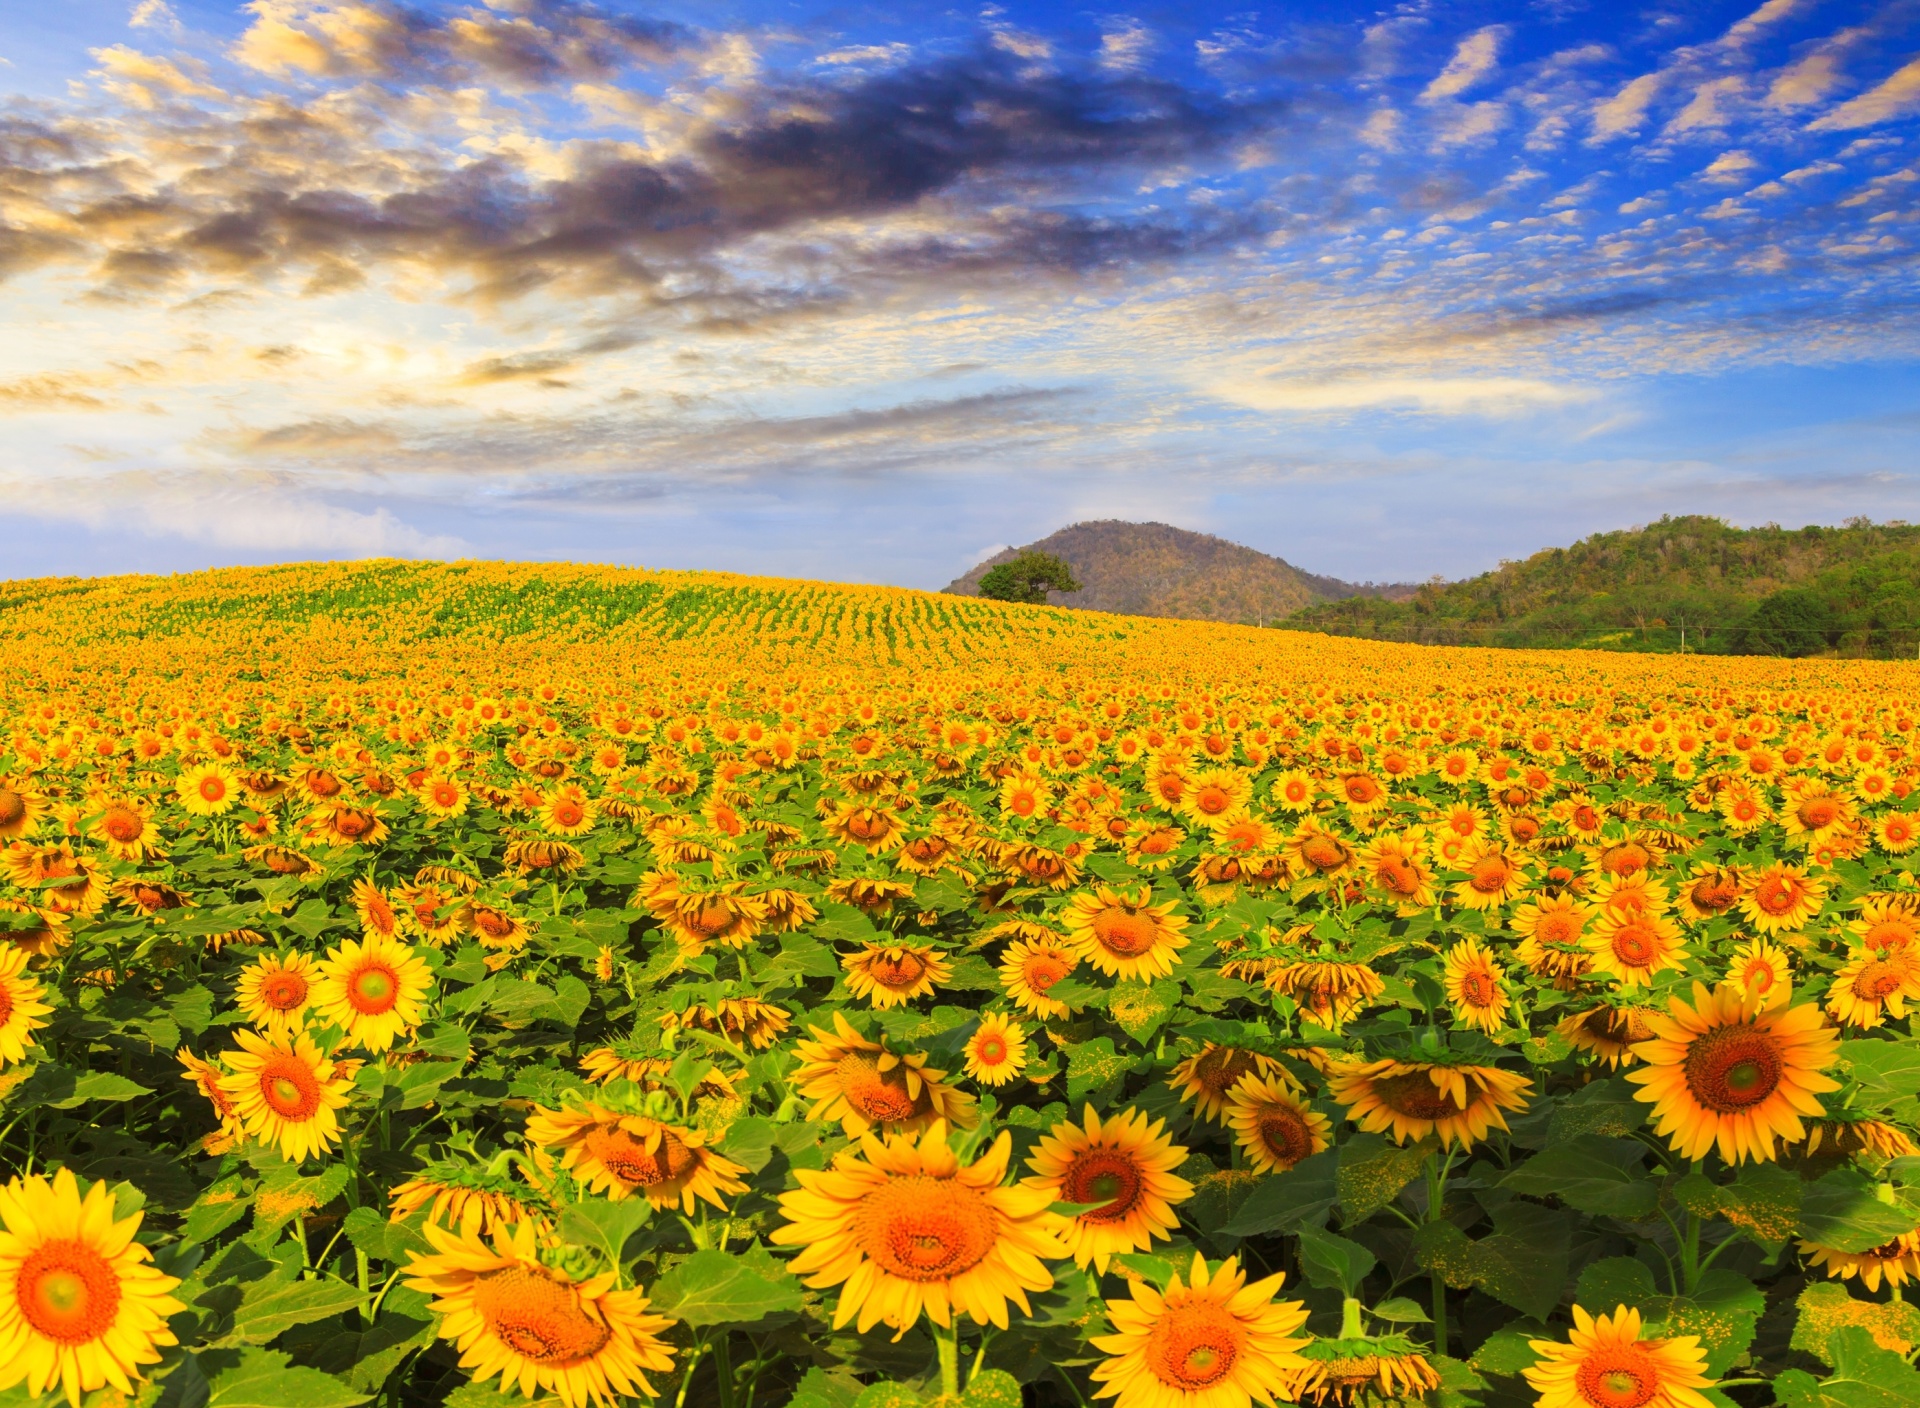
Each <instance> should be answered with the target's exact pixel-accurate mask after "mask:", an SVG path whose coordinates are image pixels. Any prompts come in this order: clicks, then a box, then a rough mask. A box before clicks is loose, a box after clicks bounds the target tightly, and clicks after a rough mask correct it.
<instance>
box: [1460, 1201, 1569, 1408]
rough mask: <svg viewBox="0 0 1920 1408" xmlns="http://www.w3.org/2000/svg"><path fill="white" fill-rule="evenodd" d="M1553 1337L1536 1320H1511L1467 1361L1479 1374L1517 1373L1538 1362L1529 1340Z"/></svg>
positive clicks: (1553, 1335)
mask: <svg viewBox="0 0 1920 1408" xmlns="http://www.w3.org/2000/svg"><path fill="white" fill-rule="evenodd" d="M1454 1230H1455V1231H1458V1230H1459V1229H1458V1228H1455V1229H1454ZM1555 1338H1558V1336H1557V1335H1556V1333H1555V1332H1554V1331H1552V1330H1549V1329H1548V1328H1547V1327H1546V1326H1545V1325H1543V1324H1541V1323H1540V1322H1539V1321H1538V1320H1515V1321H1513V1322H1511V1323H1510V1324H1506V1325H1503V1326H1501V1327H1500V1328H1499V1329H1497V1330H1495V1331H1494V1332H1493V1333H1492V1334H1490V1335H1488V1336H1487V1337H1486V1338H1485V1339H1484V1340H1482V1341H1481V1342H1480V1348H1478V1349H1476V1350H1475V1351H1474V1352H1473V1358H1471V1359H1469V1360H1468V1361H1467V1363H1468V1364H1469V1365H1470V1366H1472V1367H1473V1368H1475V1369H1477V1370H1479V1371H1480V1372H1481V1373H1483V1374H1500V1375H1503V1376H1508V1375H1513V1374H1518V1373H1519V1372H1520V1371H1521V1370H1522V1369H1531V1368H1532V1367H1533V1366H1534V1365H1535V1364H1538V1363H1539V1362H1540V1355H1539V1352H1538V1351H1537V1350H1535V1349H1533V1348H1532V1347H1531V1346H1530V1345H1529V1343H1528V1342H1529V1341H1530V1340H1551V1339H1555ZM1530 1398H1531V1395H1529V1399H1530Z"/></svg>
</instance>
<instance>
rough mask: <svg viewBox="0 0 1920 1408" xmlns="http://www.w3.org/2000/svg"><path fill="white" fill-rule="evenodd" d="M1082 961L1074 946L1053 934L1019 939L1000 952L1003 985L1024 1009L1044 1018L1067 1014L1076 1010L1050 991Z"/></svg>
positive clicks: (1014, 1001) (1015, 1002) (1017, 1005)
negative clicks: (1055, 998) (1059, 939)
mask: <svg viewBox="0 0 1920 1408" xmlns="http://www.w3.org/2000/svg"><path fill="white" fill-rule="evenodd" d="M1079 963H1080V959H1079V958H1078V956H1076V955H1075V953H1074V951H1073V950H1072V949H1070V948H1068V947H1067V946H1066V944H1065V943H1064V942H1061V941H1058V940H1056V939H1053V938H1052V937H1047V938H1035V939H1017V940H1015V941H1014V942H1013V943H1010V944H1008V945H1007V948H1006V952H1004V953H1002V954H1001V955H1000V986H1001V988H1002V989H1003V990H1004V991H1005V992H1006V994H1007V996H1008V997H1010V998H1012V999H1013V1004H1014V1006H1016V1007H1018V1008H1019V1009H1020V1010H1021V1011H1023V1012H1031V1013H1032V1014H1033V1015H1034V1016H1036V1017H1039V1018H1040V1019H1042V1020H1043V1021H1044V1020H1045V1019H1046V1018H1048V1017H1066V1016H1069V1015H1071V1012H1072V1009H1071V1008H1069V1007H1068V1006H1067V1004H1066V1003H1064V1002H1056V1001H1055V1000H1054V999H1052V998H1050V997H1048V996H1047V993H1048V992H1049V991H1050V990H1051V989H1052V987H1053V985H1054V984H1055V983H1057V982H1059V981H1060V980H1061V979H1062V978H1064V977H1066V976H1067V975H1068V974H1069V973H1071V972H1072V971H1073V970H1074V969H1075V968H1076V967H1078V966H1079Z"/></svg>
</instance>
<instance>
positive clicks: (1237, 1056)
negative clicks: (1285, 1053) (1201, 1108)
mask: <svg viewBox="0 0 1920 1408" xmlns="http://www.w3.org/2000/svg"><path fill="white" fill-rule="evenodd" d="M1255 1064H1256V1063H1255V1061H1254V1059H1253V1053H1252V1052H1250V1051H1242V1050H1240V1049H1239V1048H1238V1047H1235V1046H1216V1047H1215V1048H1214V1049H1213V1050H1211V1051H1208V1052H1205V1053H1204V1054H1202V1056H1201V1057H1200V1059H1199V1060H1197V1061H1195V1062H1194V1063H1193V1078H1194V1080H1195V1082H1196V1083H1198V1084H1199V1085H1200V1087H1201V1088H1202V1089H1203V1090H1205V1091H1207V1093H1208V1094H1210V1095H1216V1096H1218V1095H1225V1094H1226V1093H1227V1092H1228V1091H1229V1090H1232V1089H1233V1088H1234V1086H1236V1085H1238V1084H1239V1083H1240V1077H1242V1076H1244V1075H1245V1074H1247V1072H1249V1071H1251V1070H1252V1069H1253V1068H1254V1065H1255Z"/></svg>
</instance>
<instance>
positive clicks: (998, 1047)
mask: <svg viewBox="0 0 1920 1408" xmlns="http://www.w3.org/2000/svg"><path fill="white" fill-rule="evenodd" d="M973 1059H974V1061H975V1062H976V1063H977V1064H979V1065H982V1066H998V1065H1002V1064H1004V1063H1005V1061H1006V1059H1007V1039H1006V1038H1005V1037H1003V1036H1001V1035H1000V1033H998V1032H989V1033H988V1034H987V1035H985V1036H983V1037H981V1038H980V1040H979V1041H978V1042H977V1043H976V1044H975V1046H974V1048H973Z"/></svg>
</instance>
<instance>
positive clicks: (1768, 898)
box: [1753, 875, 1800, 915]
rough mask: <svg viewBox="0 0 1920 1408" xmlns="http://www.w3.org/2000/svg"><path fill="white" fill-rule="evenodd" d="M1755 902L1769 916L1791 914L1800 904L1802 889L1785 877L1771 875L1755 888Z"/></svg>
mask: <svg viewBox="0 0 1920 1408" xmlns="http://www.w3.org/2000/svg"><path fill="white" fill-rule="evenodd" d="M1753 902H1754V903H1755V904H1757V905H1759V906H1760V908H1761V909H1763V910H1765V911H1766V912H1767V913H1768V914H1775V915H1778V914H1790V913H1792V912H1793V907H1794V906H1795V905H1796V904H1798V903H1799V902H1800V888H1799V886H1797V885H1795V884H1794V883H1793V882H1792V881H1791V880H1790V879H1789V878H1788V877H1786V876H1784V875H1770V876H1768V877H1767V878H1766V879H1765V880H1762V881H1761V882H1760V883H1759V885H1758V886H1756V887H1755V888H1754V891H1753Z"/></svg>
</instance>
